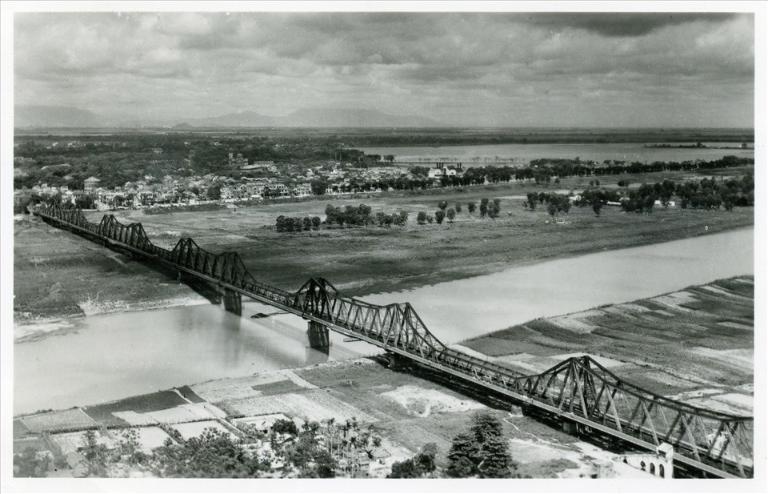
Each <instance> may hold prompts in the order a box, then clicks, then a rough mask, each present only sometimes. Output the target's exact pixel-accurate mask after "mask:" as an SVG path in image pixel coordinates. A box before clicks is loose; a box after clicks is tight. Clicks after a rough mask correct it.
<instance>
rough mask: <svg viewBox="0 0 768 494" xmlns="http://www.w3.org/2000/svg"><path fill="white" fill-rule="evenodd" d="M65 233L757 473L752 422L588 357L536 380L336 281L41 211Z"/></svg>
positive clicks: (719, 464) (137, 227)
mask: <svg viewBox="0 0 768 494" xmlns="http://www.w3.org/2000/svg"><path fill="white" fill-rule="evenodd" d="M35 213H36V214H38V215H39V216H41V217H42V218H43V219H44V220H46V221H47V222H51V223H54V224H57V226H62V225H65V226H68V227H74V229H75V230H76V231H79V232H82V233H86V234H90V235H91V236H93V237H97V238H101V239H110V240H112V241H115V242H120V243H121V244H124V245H127V246H130V247H131V248H133V249H135V250H138V251H140V252H142V253H145V254H146V255H148V256H151V257H157V258H160V259H163V260H164V261H166V262H170V263H172V264H174V265H176V266H179V267H183V268H186V269H187V270H189V271H192V272H194V273H198V274H200V275H202V276H205V277H207V278H210V279H213V280H216V281H218V282H221V283H225V284H227V285H230V286H233V287H235V288H238V289H240V290H242V291H243V292H245V293H246V294H252V295H255V296H258V297H261V298H262V299H266V300H269V301H273V302H275V303H276V304H279V305H281V306H283V307H287V308H290V309H292V310H294V311H296V312H297V313H299V314H302V315H312V316H313V317H316V318H319V319H321V320H324V321H326V322H327V323H329V324H330V325H335V326H337V327H341V328H345V329H347V330H349V331H352V332H355V333H357V334H360V335H362V336H365V337H366V338H369V339H371V340H373V341H376V342H379V344H380V345H381V346H382V347H383V348H385V349H387V348H389V349H392V348H397V349H399V350H401V351H404V352H406V353H410V354H411V355H415V356H419V357H421V358H422V359H425V360H427V361H430V362H434V363H435V364H439V365H440V366H443V367H448V368H450V369H453V370H455V371H457V372H459V373H460V374H462V375H465V376H466V378H467V379H469V380H471V381H473V382H477V383H487V384H490V385H493V386H495V387H499V388H502V389H505V390H508V391H510V392H512V393H516V394H518V395H523V396H526V397H527V398H528V399H529V400H531V401H532V402H534V403H540V404H542V405H545V406H546V407H547V409H554V410H557V411H559V412H562V413H569V414H573V415H574V416H578V417H580V418H583V419H584V421H587V422H588V423H591V424H595V425H599V426H602V427H605V428H609V429H612V430H615V431H617V432H619V433H622V434H626V435H629V436H632V437H636V438H639V439H641V440H643V441H645V442H647V443H649V444H653V445H659V444H661V443H663V442H666V443H670V444H673V445H674V446H675V447H676V450H677V451H678V452H679V453H681V454H683V455H685V456H688V457H690V458H692V459H695V460H696V461H699V462H702V463H705V464H709V465H715V466H716V468H721V469H723V470H726V471H734V470H736V471H737V472H738V473H739V474H741V475H742V476H749V475H750V474H751V471H752V467H753V466H752V455H753V433H754V430H753V419H752V417H741V416H735V415H731V414H726V413H719V412H716V411H713V410H709V409H705V408H701V407H695V406H691V405H688V404H686V403H682V402H679V401H676V400H671V399H669V398H666V397H664V396H661V395H657V394H655V393H652V392H650V391H647V390H644V389H642V388H640V387H638V386H635V385H632V384H630V383H627V382H626V381H624V380H622V379H621V378H619V377H617V376H616V375H615V374H613V373H611V372H610V371H609V370H608V369H606V368H605V367H603V366H602V365H600V364H599V363H598V362H596V361H595V360H593V359H592V358H590V357H586V356H585V357H578V358H575V357H574V358H570V359H568V360H565V361H563V362H561V363H559V364H557V365H556V366H553V367H552V368H550V369H548V370H546V371H544V372H542V373H540V374H534V375H525V374H522V373H519V372H516V371H513V370H512V369H509V368H507V367H504V366H501V365H498V364H495V363H493V362H489V361H486V360H483V359H479V358H476V357H472V356H470V355H467V354H465V353H462V352H459V351H457V350H454V349H451V348H448V347H446V346H445V345H444V344H443V343H442V342H440V341H439V340H438V339H437V338H436V337H435V336H434V335H432V333H431V332H430V331H429V329H428V328H427V327H426V325H425V324H424V322H423V321H422V320H421V318H420V317H419V315H418V314H417V313H416V311H415V310H414V309H413V307H411V305H410V304H408V303H403V304H389V305H386V306H380V305H376V304H371V303H368V302H365V301H363V300H359V299H356V298H353V297H347V296H344V295H343V294H342V293H340V292H339V291H338V290H337V289H336V288H335V287H334V286H333V285H332V284H331V283H330V282H329V281H327V280H325V279H322V278H312V279H310V280H309V281H307V282H306V283H305V284H304V285H302V287H301V288H299V290H297V291H296V292H288V291H285V290H281V289H279V288H276V287H273V286H270V285H268V284H266V283H263V282H259V281H258V280H257V279H256V278H255V277H254V276H253V275H252V274H251V273H250V272H249V271H248V269H247V268H246V266H245V264H244V263H243V261H242V259H241V258H240V256H239V255H238V254H237V253H236V252H224V253H221V254H214V253H211V252H209V251H207V250H205V249H203V248H201V247H200V246H198V245H197V243H196V242H195V241H194V240H192V239H191V238H182V239H180V240H179V241H178V242H177V243H176V245H175V246H174V248H173V249H171V250H168V249H165V248H162V247H159V246H157V245H154V244H153V243H152V242H151V241H150V239H149V238H148V236H147V234H146V232H145V231H144V228H143V226H142V225H141V223H131V224H127V225H125V224H122V223H121V222H119V221H118V220H117V219H116V218H115V217H114V216H113V215H105V216H104V217H103V218H102V220H101V222H99V223H92V222H90V221H88V220H87V218H86V217H85V216H84V215H83V213H82V211H80V210H79V209H62V208H60V207H54V206H43V207H39V208H38V209H37V210H36V212H35Z"/></svg>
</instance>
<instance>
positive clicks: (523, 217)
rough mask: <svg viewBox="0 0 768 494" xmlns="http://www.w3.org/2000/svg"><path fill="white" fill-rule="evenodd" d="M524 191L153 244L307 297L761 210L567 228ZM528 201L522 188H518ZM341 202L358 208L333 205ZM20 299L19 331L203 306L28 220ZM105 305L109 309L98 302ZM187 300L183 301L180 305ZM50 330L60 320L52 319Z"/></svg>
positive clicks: (729, 225)
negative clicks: (490, 203) (231, 256)
mask: <svg viewBox="0 0 768 494" xmlns="http://www.w3.org/2000/svg"><path fill="white" fill-rule="evenodd" d="M516 191H517V189H516V188H513V189H505V188H503V187H494V188H493V189H492V190H490V191H473V192H458V191H453V192H450V191H445V192H443V193H442V194H437V195H431V196H428V197H425V196H400V197H388V198H371V199H370V200H366V203H367V204H369V205H370V206H371V207H372V209H373V212H374V214H375V212H378V211H387V212H392V211H395V210H400V209H402V210H405V211H408V212H409V214H410V219H409V223H408V225H407V226H405V227H394V228H389V229H387V228H376V227H368V228H342V229H338V228H334V229H323V230H320V231H312V232H301V233H277V232H275V231H274V229H273V228H271V225H272V224H273V223H274V218H276V217H277V216H278V215H280V214H284V215H293V216H302V215H308V214H312V215H316V214H322V210H323V209H324V205H325V203H326V200H314V201H308V202H303V203H294V204H279V205H276V204H272V205H264V206H259V207H252V208H241V209H239V210H237V212H235V213H233V212H231V211H229V210H226V211H207V212H195V213H191V212H186V213H172V214H167V215H161V216H155V215H151V216H148V215H140V214H136V212H129V213H127V214H126V215H124V216H123V219H125V220H126V221H141V222H142V223H143V225H144V227H145V229H146V230H147V232H148V234H149V236H150V238H152V240H153V241H155V242H157V243H159V244H163V245H166V246H171V245H172V244H174V243H175V242H176V240H177V239H178V238H179V237H180V236H181V235H190V236H192V237H193V238H194V239H195V240H196V241H197V243H198V244H199V245H201V246H203V247H205V248H207V249H209V250H211V251H213V252H222V251H225V250H235V251H237V252H239V253H240V255H241V256H242V258H243V260H244V262H245V264H246V266H248V267H249V269H250V270H251V272H252V273H253V274H254V275H255V276H257V278H259V279H260V280H263V281H265V282H267V283H271V284H274V285H276V286H278V287H281V288H285V289H296V288H297V287H299V286H301V284H303V282H304V281H306V279H307V278H309V277H312V276H322V277H325V278H326V279H329V280H331V281H332V282H333V283H334V285H335V286H337V288H339V289H342V290H344V291H345V292H347V293H349V294H350V295H355V296H364V295H368V294H373V293H381V292H393V291H401V290H406V289H410V288H415V287H419V286H425V285H433V284H437V283H441V282H445V281H452V280H458V279H462V278H469V277H474V276H479V275H484V274H489V273H493V272H497V271H499V270H501V269H504V268H508V267H512V266H520V265H525V264H532V263H536V262H540V261H544V260H551V259H556V258H568V257H572V256H577V255H580V254H586V253H591V252H599V251H604V250H612V249H621V248H624V247H631V246H638V245H647V244H653V243H658V242H665V241H669V240H676V239H682V238H690V237H695V236H699V235H706V234H711V233H715V232H722V231H728V230H732V229H736V228H742V227H749V226H752V224H753V210H752V208H737V209H735V210H734V211H732V212H726V211H701V210H690V209H679V208H669V209H663V208H660V209H657V210H656V211H654V213H652V214H634V213H631V214H628V213H624V212H622V211H620V210H619V209H618V208H604V209H603V211H602V213H601V216H600V217H596V216H595V215H594V214H593V213H592V211H591V209H589V208H573V209H572V210H571V213H570V214H569V215H567V217H565V221H564V222H563V223H554V222H552V221H551V218H550V217H549V215H548V214H547V213H546V212H544V211H541V210H537V211H526V210H524V209H523V208H522V201H523V200H522V198H520V196H519V195H515V192H516ZM517 192H519V191H517ZM482 197H499V198H501V200H502V202H501V204H502V212H501V216H500V217H499V218H497V219H496V220H491V219H487V218H484V219H483V218H479V217H478V214H477V213H475V214H473V215H470V214H469V213H468V212H467V208H466V203H467V202H468V201H470V200H475V201H477V200H479V199H480V198H482ZM441 200H446V201H448V202H449V204H450V205H451V206H454V205H455V203H456V202H461V203H463V205H464V208H463V211H462V212H461V213H459V214H458V215H457V218H456V221H455V223H453V224H447V223H444V224H442V225H437V224H431V225H416V224H415V216H416V213H417V212H418V211H422V210H423V211H430V212H433V211H434V210H435V209H437V203H438V201H441ZM333 203H334V204H335V205H342V206H343V205H345V204H354V202H353V201H333ZM14 253H15V258H14V269H15V287H14V288H15V300H14V315H15V319H16V321H17V322H19V323H22V322H25V323H26V322H35V320H36V319H39V318H44V319H61V318H64V317H70V316H79V315H84V314H86V313H87V312H88V311H89V310H92V311H94V312H99V311H102V312H103V311H107V310H135V309H142V308H146V307H148V306H154V307H168V306H173V305H178V304H179V303H187V302H186V301H188V300H192V301H195V303H197V302H198V301H200V300H201V297H199V296H198V295H197V294H196V293H195V292H193V291H192V290H191V289H190V288H188V287H187V286H185V285H182V284H179V283H177V282H176V281H175V280H173V279H170V278H169V277H168V276H167V274H165V273H161V272H158V271H155V270H153V269H152V268H150V267H148V266H146V265H145V264H143V263H141V262H138V261H134V260H131V259H129V258H127V257H126V256H123V255H119V254H117V253H115V252H112V251H110V250H108V249H105V248H103V247H101V246H99V245H97V244H95V243H92V242H89V241H87V240H85V239H82V238H79V237H77V236H75V235H73V234H71V233H68V232H64V231H61V230H57V229H55V228H52V227H50V226H48V225H46V224H43V223H42V222H40V221H37V220H36V219H30V218H26V219H23V220H21V221H17V222H16V223H15V232H14ZM94 301H96V302H97V303H93V302H94ZM180 301H183V302H180ZM45 322H46V323H47V322H50V321H45Z"/></svg>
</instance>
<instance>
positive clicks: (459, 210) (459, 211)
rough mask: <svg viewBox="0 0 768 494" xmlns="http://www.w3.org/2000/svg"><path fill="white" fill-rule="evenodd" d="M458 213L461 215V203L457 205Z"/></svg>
mask: <svg viewBox="0 0 768 494" xmlns="http://www.w3.org/2000/svg"><path fill="white" fill-rule="evenodd" d="M456 212H457V213H461V203H460V202H457V203H456Z"/></svg>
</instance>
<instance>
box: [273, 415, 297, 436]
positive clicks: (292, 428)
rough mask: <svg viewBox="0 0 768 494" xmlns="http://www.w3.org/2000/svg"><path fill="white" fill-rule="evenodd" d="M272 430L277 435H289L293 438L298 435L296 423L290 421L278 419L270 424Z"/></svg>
mask: <svg viewBox="0 0 768 494" xmlns="http://www.w3.org/2000/svg"><path fill="white" fill-rule="evenodd" d="M272 430H273V431H274V432H276V433H277V434H290V435H292V436H295V435H297V434H298V433H299V429H298V428H297V427H296V423H295V422H294V421H293V420H290V419H278V420H275V422H274V423H273V424H272Z"/></svg>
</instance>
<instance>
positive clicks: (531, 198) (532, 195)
mask: <svg viewBox="0 0 768 494" xmlns="http://www.w3.org/2000/svg"><path fill="white" fill-rule="evenodd" d="M525 197H526V198H527V205H528V207H529V208H530V209H531V211H533V210H534V209H536V203H537V202H538V201H539V195H538V194H537V193H536V192H528V194H526V196H525Z"/></svg>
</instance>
